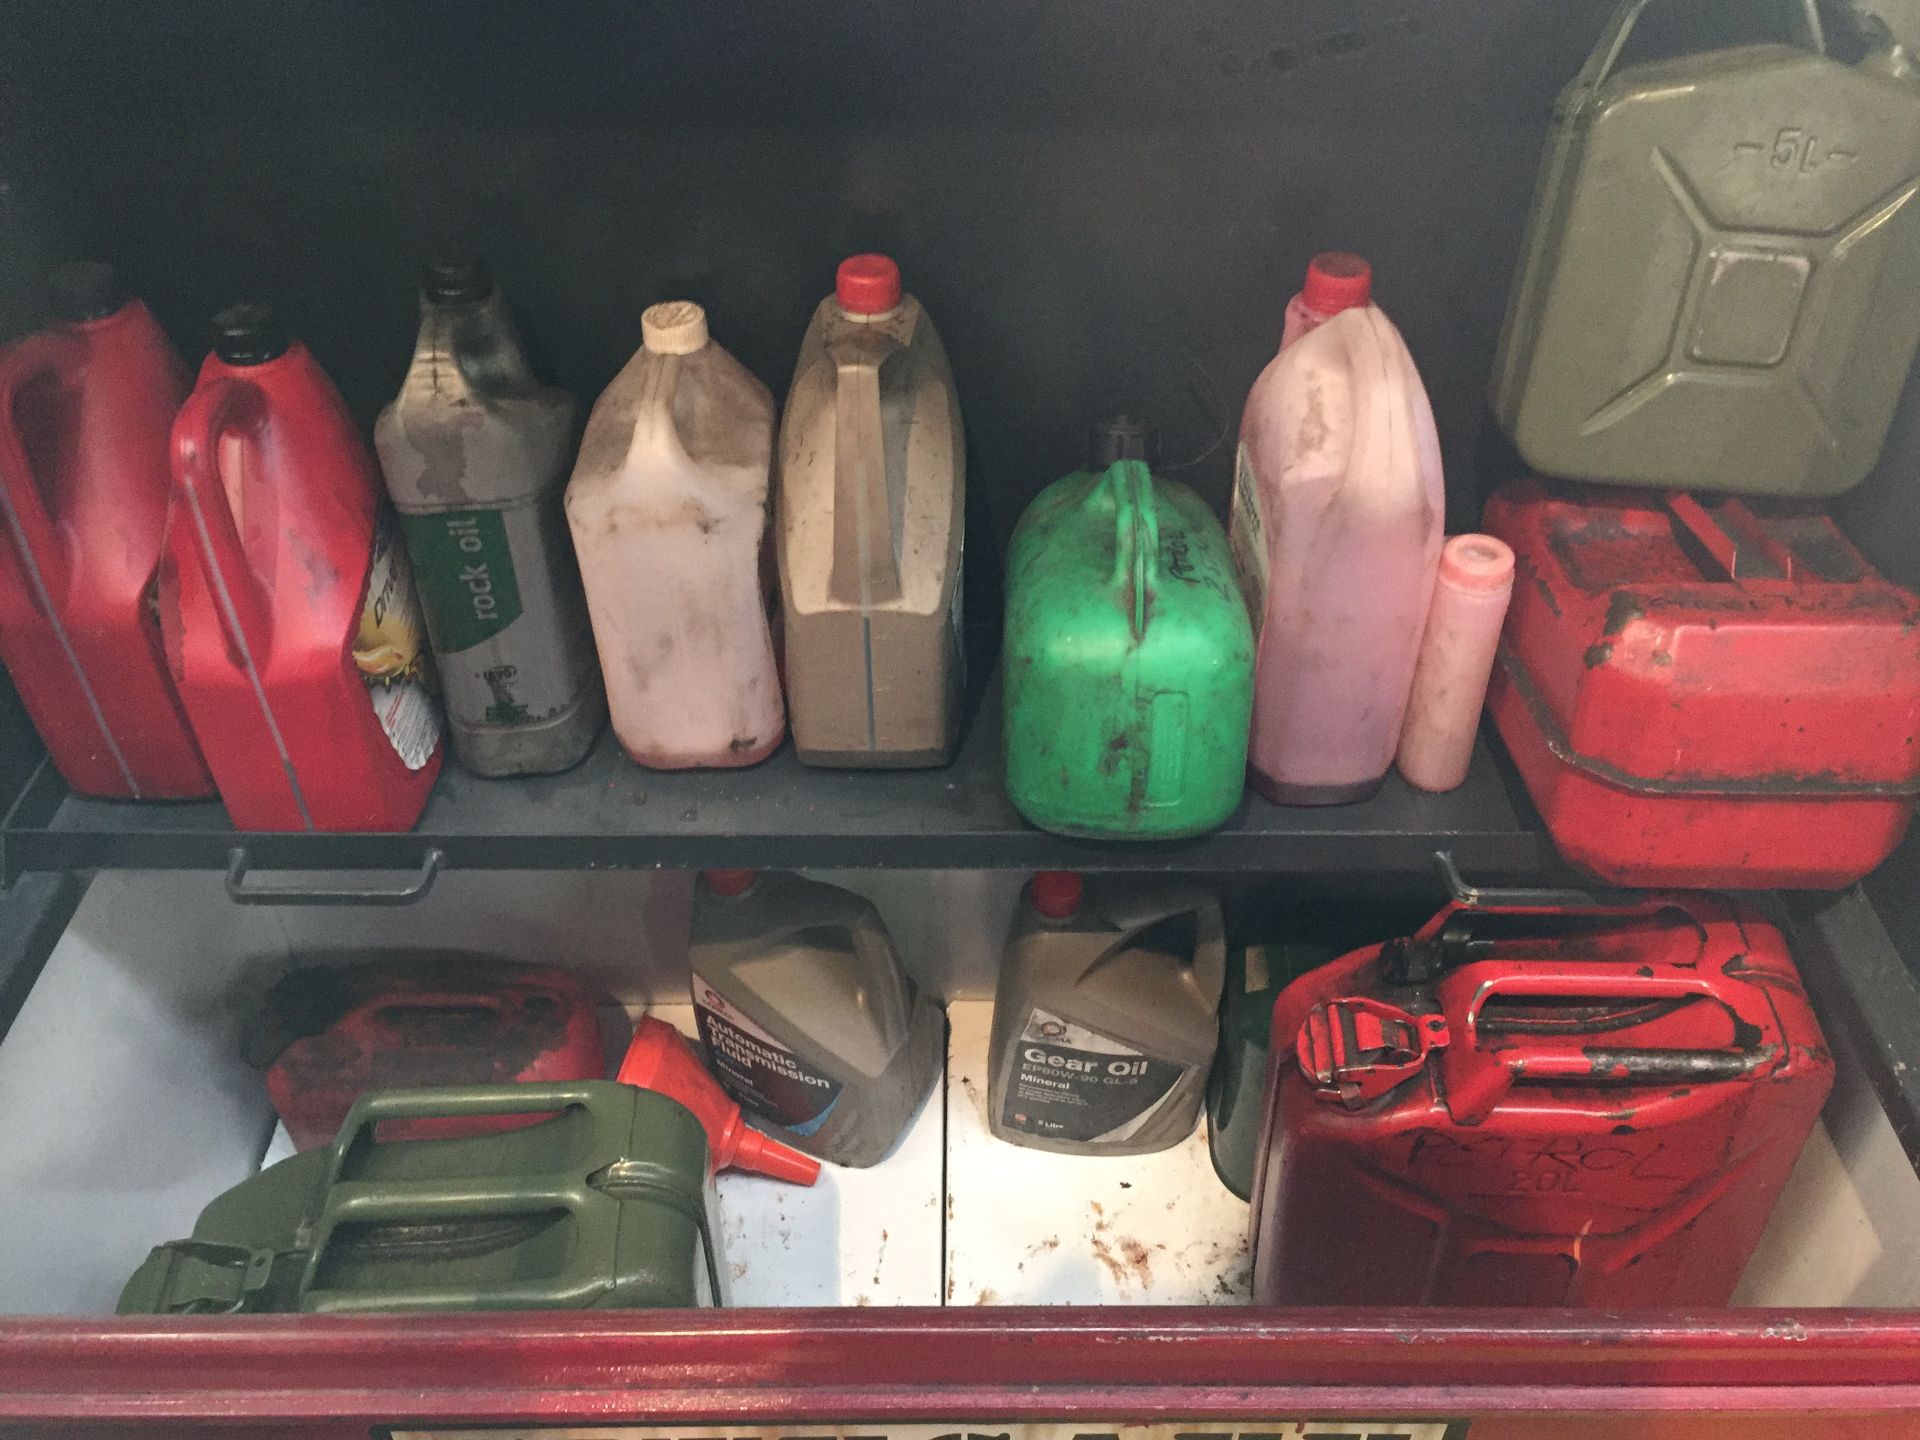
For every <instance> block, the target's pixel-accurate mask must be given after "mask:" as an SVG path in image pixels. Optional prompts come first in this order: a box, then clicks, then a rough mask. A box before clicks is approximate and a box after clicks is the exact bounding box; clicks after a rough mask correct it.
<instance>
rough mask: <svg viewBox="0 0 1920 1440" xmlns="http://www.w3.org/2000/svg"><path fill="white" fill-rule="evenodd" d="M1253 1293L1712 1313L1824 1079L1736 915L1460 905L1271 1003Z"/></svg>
mask: <svg viewBox="0 0 1920 1440" xmlns="http://www.w3.org/2000/svg"><path fill="white" fill-rule="evenodd" d="M1272 1053H1273V1059H1272V1062H1271V1069H1270V1071H1269V1076H1268V1095H1267V1109H1266V1123H1265V1126H1264V1132H1265V1133H1264V1144H1263V1147H1262V1152H1261V1156H1260V1161H1259V1167H1258V1172H1257V1174H1256V1176H1255V1180H1254V1206H1253V1247H1254V1257H1253V1258H1254V1293H1255V1297H1256V1299H1257V1300H1259V1301H1260V1302H1261V1303H1265V1304H1279V1305H1295V1304H1321V1305H1544V1306H1565V1305H1571V1306H1595V1307H1602V1306H1631V1305H1647V1306H1666V1305H1724V1304H1726V1303H1727V1301H1728V1300H1729V1298H1730V1297H1731V1296H1732V1294H1733V1290H1734V1287H1735V1285H1736V1284H1737V1283H1738V1282H1739V1279H1740V1275H1741V1272H1742V1270H1743V1269H1744V1268H1745V1266H1746V1263H1747V1260H1748V1258H1749V1257H1750V1255H1751V1254H1752V1252H1753V1248H1754V1246H1755V1244H1756V1243H1757V1242H1758V1240H1759V1238H1760V1232H1761V1230H1762V1229H1763V1228H1764V1227H1765V1225H1766V1221H1767V1216H1768V1214H1769V1212H1770V1211H1771V1210H1772V1208H1773V1203H1774V1201H1775V1199H1776V1198H1777V1197H1778V1195H1779V1193H1780V1188H1781V1186H1782V1185H1783V1184H1784V1183H1785V1181H1786V1178H1787V1173H1788V1171H1789V1170H1790V1169H1791V1168H1792V1166H1793V1163H1794V1161H1795V1159H1796V1158H1797V1157H1798V1156H1799V1154H1800V1149H1801V1146H1802V1144H1803V1143H1804V1142H1805V1140H1806V1138H1807V1135H1808V1132H1809V1131H1810V1130H1811V1129H1812V1126H1813V1122H1814V1119H1815V1117H1816V1116H1817V1115H1818V1114H1819V1111H1820V1107H1821V1105H1822V1103H1823V1102H1824V1101H1825V1100H1826V1097H1827V1092H1828V1090H1829V1089H1830V1088H1831V1086H1832V1083H1833V1061H1832V1059H1831V1057H1830V1056H1829V1054H1828V1052H1827V1048H1826V1042H1825V1040H1824V1039H1823V1038H1822V1036H1821V1033H1820V1029H1819V1026H1818V1025H1817V1024H1816V1023H1815V1021H1814V1017H1813V1012H1812V1011H1811V1010H1810V1009H1809V1008H1808V1005H1807V1000H1806V996H1805V994H1804V992H1803V991H1802V990H1801V987H1800V979H1799V976H1798V974H1797V973H1796V972H1795V970H1794V967H1793V962H1792V960H1791V958H1790V957H1789V955H1788V953H1787V946H1786V941H1785V939H1784V938H1783V937H1782V936H1781V934H1780V932H1779V931H1778V930H1777V929H1775V928H1774V927H1773V926H1772V925H1770V924H1768V923H1767V922H1766V921H1765V920H1763V919H1761V918H1760V916H1759V915H1758V914H1757V912H1755V911H1753V910H1751V909H1748V908H1746V907H1745V906H1742V905H1738V904H1735V903H1732V902H1730V901H1726V900H1721V899H1718V898H1715V897H1710V896H1704V895H1686V894H1678V893H1670V894H1660V895H1655V896H1651V897H1648V898H1646V899H1645V900H1644V901H1640V902H1636V903H1634V904H1632V905H1631V906H1630V908H1624V909H1618V908H1616V909H1604V908H1601V907H1600V906H1599V905H1598V904H1597V903H1593V904H1589V905H1586V906H1578V905H1568V904H1559V905H1546V906H1538V905H1534V906H1518V905H1498V904H1495V905H1482V906H1481V907H1480V908H1477V909H1469V908H1467V907H1466V906H1464V905H1462V904H1460V903H1458V902H1456V903H1454V904H1451V905H1449V906H1448V907H1447V908H1446V909H1444V910H1442V911H1441V912H1440V914H1439V915H1437V916H1436V917H1435V918H1434V919H1433V920H1432V921H1431V922H1430V923H1429V924H1428V925H1427V926H1426V927H1425V928H1424V929H1423V930H1421V932H1420V933H1419V934H1418V935H1416V936H1414V937H1412V938H1410V939H1402V940H1390V941H1387V942H1386V943H1385V944H1382V945H1371V946H1367V947H1366V948H1364V949H1361V950H1356V951H1354V952H1353V953H1351V954H1349V955H1346V956H1343V957H1342V958H1341V959H1339V960H1336V961H1334V962H1333V963H1332V964H1331V965H1328V966H1325V967H1324V968H1322V969H1320V970H1316V971H1314V972H1312V973H1311V974H1308V975H1306V976H1303V977H1301V978H1300V979H1299V980H1297V981H1295V982H1294V983H1293V984H1292V985H1291V986H1289V987H1288V988H1287V989H1286V990H1285V991H1284V992H1283V993H1282V994H1281V997H1280V999H1279V1001H1278V1003H1277V1004H1276V1005H1275V1007H1274V1018H1273V1052H1272Z"/></svg>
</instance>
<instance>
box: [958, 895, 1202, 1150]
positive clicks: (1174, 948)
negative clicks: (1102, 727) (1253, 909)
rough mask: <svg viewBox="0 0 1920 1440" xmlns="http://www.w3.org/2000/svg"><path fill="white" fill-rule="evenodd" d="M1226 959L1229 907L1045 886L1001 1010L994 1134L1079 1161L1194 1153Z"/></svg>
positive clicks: (1030, 901) (1010, 968) (1018, 930)
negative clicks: (1182, 1147)
mask: <svg viewBox="0 0 1920 1440" xmlns="http://www.w3.org/2000/svg"><path fill="white" fill-rule="evenodd" d="M1226 960H1227V957H1226V939H1225V936H1224V933H1223V929H1222V925H1221V920H1220V905H1219V902H1218V901H1217V900H1215V899H1214V898H1213V897H1212V896H1211V895H1209V894H1207V893H1206V892H1205V891H1204V890H1201V889H1199V888H1198V887H1196V886H1192V885H1186V884H1182V883H1179V882H1166V881H1148V880H1141V879H1137V878H1134V877H1121V876H1114V877H1107V876H1096V877H1094V878H1093V879H1092V880H1084V879H1082V877H1081V876H1079V875H1077V874H1074V873H1072V872H1069V871H1043V872H1041V873H1040V874H1038V875H1035V876H1034V877H1033V880H1032V881H1031V882H1030V883H1029V885H1028V887H1027V893H1026V896H1025V898H1024V900H1023V901H1022V903H1021V906H1020V909H1019V911H1018V912H1017V913H1016V915H1015V917H1014V922H1013V933H1012V934H1011V935H1010V936H1009V938H1008V940H1007V948H1006V953H1005V956H1004V958H1003V959H1002V962H1001V967H1000V987H999V991H998V993H997V994H996V995H995V997H994V1002H993V1050H992V1056H991V1060H990V1069H991V1074H992V1078H991V1080H990V1082H989V1090H988V1096H987V1105H988V1112H987V1116H988V1124H989V1125H990V1127H991V1128H992V1130H993V1133H994V1134H995V1135H997V1136H999V1137H1000V1139H1002V1140H1006V1141H1009V1142H1010V1143H1012V1144H1015V1145H1025V1146H1028V1147H1030V1148H1032V1149H1035V1150H1052V1151H1057V1152H1059V1153H1061V1154H1067V1155H1145V1154H1148V1153H1151V1152H1152V1151H1155V1150H1165V1149H1168V1148H1170V1147H1172V1146H1174V1145H1178V1144H1179V1143H1180V1142H1181V1141H1183V1140H1185V1139H1186V1138H1187V1137H1188V1136H1189V1135H1191V1134H1192V1133H1193V1127H1194V1123H1195V1122H1196V1121H1197V1120H1198V1119H1199V1118H1200V1105H1201V1102H1202V1100H1203V1099H1204V1098H1205V1095H1206V1085H1207V1070H1208V1067H1209V1066H1210V1065H1211V1064H1212V1063H1213V1052H1214V1047H1215V1046H1216V1045H1217V1044H1218V1042H1219V1038H1220V1036H1219V1029H1218V1025H1217V1021H1216V1012H1217V1011H1218V1010H1219V1008H1220V989H1221V985H1222V983H1223V979H1224V976H1225V972H1226Z"/></svg>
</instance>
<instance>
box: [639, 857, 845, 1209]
mask: <svg viewBox="0 0 1920 1440" xmlns="http://www.w3.org/2000/svg"><path fill="white" fill-rule="evenodd" d="M728 873H732V874H752V873H753V872H752V871H732V872H728ZM613 1078H614V1079H616V1080H618V1081H620V1082H621V1083H622V1084H626V1085H637V1086H639V1087H640V1088H641V1089H642V1090H652V1091H654V1092H656V1093H657V1094H661V1095H665V1096H666V1097H667V1098H668V1099H669V1100H677V1101H678V1102H679V1103H680V1104H682V1105H684V1106H686V1108H687V1109H688V1110H689V1111H690V1112H691V1113H692V1115H693V1118H694V1119H696V1120H698V1121H699V1122H700V1128H701V1129H702V1130H705V1131H706V1132H707V1155H708V1158H709V1159H710V1160H711V1162H712V1165H713V1169H714V1171H715V1172H716V1173H717V1172H719V1171H721V1170H725V1169H727V1168H729V1167H732V1168H733V1169H735V1170H752V1171H754V1172H755V1173H756V1174H760V1175H771V1176H773V1178H774V1179H776V1180H788V1181H791V1182H792V1183H793V1184H795V1185H811V1184H813V1182H814V1181H816V1180H818V1179H819V1178H820V1162H819V1161H818V1160H815V1159H812V1158H811V1157H809V1156H806V1155H802V1154H801V1153H800V1152H799V1151H798V1150H794V1149H792V1148H790V1147H788V1146H786V1145H782V1144H781V1143H780V1142H779V1141H778V1140H773V1139H769V1138H768V1137H767V1136H765V1135H762V1134H761V1133H760V1132H759V1131H758V1130H749V1129H748V1128H747V1122H746V1121H745V1120H743V1119H741V1118H740V1107H739V1106H738V1105H736V1104H734V1103H733V1101H731V1100H729V1099H728V1098H727V1092H726V1091H724V1090H722V1089H721V1088H720V1082H719V1081H718V1080H715V1079H714V1078H713V1076H711V1075H709V1074H708V1073H707V1069H706V1066H704V1065H702V1064H701V1063H700V1061H699V1058H698V1057H697V1056H695V1055H694V1053H693V1047H692V1046H691V1045H689V1044H687V1041H686V1037H685V1036H683V1035H682V1034H681V1033H680V1032H679V1031H678V1030H676V1029H674V1028H673V1027H672V1026H671V1025H669V1024H667V1022H666V1021H664V1020H658V1019H655V1018H654V1017H653V1016H651V1015H648V1016H646V1017H644V1018H643V1019H642V1020H641V1021H640V1023H639V1024H638V1025H636V1026H634V1027H633V1043H632V1044H631V1045H629V1046H628V1047H627V1054H626V1058H625V1059H624V1060H622V1061H621V1062H620V1072H619V1074H617V1075H615V1076H614V1077H613Z"/></svg>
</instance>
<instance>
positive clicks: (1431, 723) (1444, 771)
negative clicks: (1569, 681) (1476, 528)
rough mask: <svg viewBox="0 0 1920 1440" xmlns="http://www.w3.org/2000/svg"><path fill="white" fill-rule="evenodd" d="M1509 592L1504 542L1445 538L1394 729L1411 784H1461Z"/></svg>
mask: <svg viewBox="0 0 1920 1440" xmlns="http://www.w3.org/2000/svg"><path fill="white" fill-rule="evenodd" d="M1512 595H1513V551H1512V550H1511V549H1509V548H1508V547H1507V543H1506V542H1505V541H1504V540H1496V539H1494V537H1493V536H1491V535H1456V536H1454V537H1453V538H1452V539H1451V540H1449V541H1447V543H1446V546H1445V547H1444V548H1443V549H1442V550H1441V551H1440V575H1439V578H1438V579H1437V580H1436V581H1435V583H1434V589H1433V605H1432V608H1431V609H1429V610H1428V612H1427V634H1426V638H1425V639H1424V640H1422V641H1421V644H1420V661H1419V664H1418V665H1416V666H1415V667H1414V672H1413V698H1412V699H1411V700H1410V701H1409V702H1408V704H1407V723H1406V727H1405V728H1404V729H1403V730H1402V731H1401V732H1400V755H1399V766H1400V773H1401V775H1403V776H1404V777H1406V781H1407V783H1408V784H1409V785H1412V786H1414V787H1415V788H1417V789H1420V790H1436V791H1437V790H1453V789H1456V788H1457V787H1459V786H1460V785H1461V784H1462V783H1464V782H1465V780H1466V778H1467V766H1468V764H1469V763H1470V762H1471V761H1472V759H1473V740H1474V736H1475V735H1476V734H1478V733H1479V729H1480V710H1481V707H1482V706H1483V705H1485V704H1486V699H1487V680H1488V678H1489V677H1490V676H1491V675H1492V674H1493V656H1494V651H1495V650H1496V649H1498V648H1499V644H1500V626H1501V625H1502V624H1503V623H1504V622H1505V620H1506V618H1507V601H1508V600H1509V599H1510V598H1512Z"/></svg>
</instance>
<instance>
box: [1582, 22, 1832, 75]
mask: <svg viewBox="0 0 1920 1440" xmlns="http://www.w3.org/2000/svg"><path fill="white" fill-rule="evenodd" d="M1652 3H1653V0H1626V3H1624V4H1623V5H1621V6H1620V8H1619V9H1618V10H1615V11H1614V12H1613V18H1612V19H1610V20H1608V21H1607V28H1606V29H1605V30H1603V31H1601V32H1600V42H1599V44H1597V45H1595V46H1594V48H1593V54H1591V55H1589V56H1588V57H1587V63H1586V64H1585V65H1584V66H1583V67H1582V68H1581V71H1580V76H1579V79H1578V80H1577V81H1576V82H1575V83H1576V84H1578V85H1580V86H1583V87H1585V88H1586V89H1589V90H1593V89H1597V88H1599V87H1600V86H1601V85H1604V84H1606V82H1607V77H1608V76H1610V75H1612V74H1613V67H1614V66H1616V65H1617V64H1619V63H1620V56H1621V53H1622V52H1623V51H1624V50H1625V49H1626V48H1627V40H1628V38H1629V37H1631V36H1632V34H1633V27H1634V26H1635V25H1638V24H1639V23H1640V16H1641V13H1642V12H1643V11H1644V10H1645V9H1646V8H1647V6H1649V5H1651V4H1652ZM1798 9H1799V12H1800V20H1801V24H1802V25H1803V26H1804V27H1805V35H1804V38H1805V40H1806V46H1807V49H1809V50H1811V51H1813V52H1814V53H1815V54H1816V55H1824V54H1826V53H1827V33H1826V27H1825V26H1824V25H1823V24H1821V21H1820V5H1819V0H1800V3H1799V6H1798Z"/></svg>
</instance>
